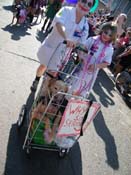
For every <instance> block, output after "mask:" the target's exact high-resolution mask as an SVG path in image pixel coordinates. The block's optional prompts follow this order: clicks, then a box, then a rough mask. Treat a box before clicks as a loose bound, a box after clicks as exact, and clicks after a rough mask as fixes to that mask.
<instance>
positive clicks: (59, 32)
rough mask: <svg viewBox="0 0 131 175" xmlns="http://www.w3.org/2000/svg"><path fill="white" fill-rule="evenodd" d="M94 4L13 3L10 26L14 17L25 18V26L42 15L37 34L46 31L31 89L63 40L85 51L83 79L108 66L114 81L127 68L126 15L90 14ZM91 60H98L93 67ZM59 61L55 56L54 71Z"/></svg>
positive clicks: (130, 31) (130, 62)
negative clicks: (87, 54) (86, 56)
mask: <svg viewBox="0 0 131 175" xmlns="http://www.w3.org/2000/svg"><path fill="white" fill-rule="evenodd" d="M94 3H95V0H78V2H77V4H75V5H73V6H71V5H70V6H67V5H65V2H63V1H62V0H48V1H47V0H30V1H28V2H27V1H25V0H15V3H14V6H13V8H14V11H13V20H12V23H13V22H14V18H15V17H16V18H17V23H18V22H20V23H22V22H24V21H26V19H29V23H30V24H32V22H33V19H34V17H35V16H36V15H39V14H42V13H44V14H45V15H44V22H43V25H42V28H41V32H43V31H44V32H49V35H48V36H47V37H46V38H45V40H44V41H43V43H42V45H41V47H40V48H39V50H38V53H37V55H38V59H39V60H40V66H39V67H38V69H37V73H36V78H35V80H34V81H33V84H32V87H31V90H36V88H37V85H38V82H39V79H40V77H41V75H42V74H43V73H44V72H45V71H46V69H47V66H48V62H49V60H50V57H51V55H52V53H53V52H54V50H55V49H56V47H57V46H58V44H59V43H60V42H62V41H64V40H66V42H67V47H75V46H76V45H78V44H80V45H82V47H84V48H86V49H87V51H88V53H89V56H88V64H87V61H84V63H83V65H82V66H83V68H82V71H84V73H85V72H86V74H85V75H86V77H90V72H92V71H94V70H95V76H96V75H97V73H98V70H99V69H101V68H104V67H107V66H109V65H110V64H111V66H110V68H111V71H112V72H113V76H114V78H115V77H117V75H118V74H119V73H120V72H122V71H124V70H125V69H126V68H130V67H131V27H129V26H128V27H126V21H127V15H126V14H124V13H120V14H119V15H118V16H117V17H114V16H113V15H112V13H109V12H108V11H107V10H105V11H100V10H98V11H97V12H94V13H90V9H91V8H92V7H93V5H94ZM43 7H44V10H43ZM25 9H26V10H25ZM22 19H23V20H22ZM47 22H48V23H47ZM91 54H92V55H91ZM93 57H95V58H97V59H98V60H97V61H96V62H97V64H96V67H94V63H93V59H92V58H93ZM59 61H60V60H58V57H56V58H54V61H53V63H52V65H51V68H52V67H53V69H57V64H58V63H59ZM85 67H86V68H85ZM85 75H84V76H85ZM77 76H80V77H83V73H82V72H79V73H78V74H77ZM89 82H90V78H87V82H86V87H87V88H86V89H85V90H84V91H88V84H89ZM78 84H79V83H78ZM93 84H94V83H93ZM93 84H92V86H93ZM80 86H81V85H80ZM73 93H74V94H78V95H80V94H82V93H83V92H82V90H81V91H80V90H79V89H76V90H75V91H74V92H73ZM84 93H85V92H84Z"/></svg>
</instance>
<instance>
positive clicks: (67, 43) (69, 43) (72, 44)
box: [66, 40, 76, 48]
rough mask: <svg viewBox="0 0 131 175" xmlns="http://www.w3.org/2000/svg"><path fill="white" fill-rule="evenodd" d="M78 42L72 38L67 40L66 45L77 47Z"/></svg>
mask: <svg viewBox="0 0 131 175" xmlns="http://www.w3.org/2000/svg"><path fill="white" fill-rule="evenodd" d="M75 45H76V43H75V42H73V41H70V40H66V46H67V47H73V48H74V47H75Z"/></svg>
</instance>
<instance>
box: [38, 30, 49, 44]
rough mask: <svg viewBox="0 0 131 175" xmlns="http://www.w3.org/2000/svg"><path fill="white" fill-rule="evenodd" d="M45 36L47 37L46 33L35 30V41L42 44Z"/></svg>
mask: <svg viewBox="0 0 131 175" xmlns="http://www.w3.org/2000/svg"><path fill="white" fill-rule="evenodd" d="M47 35H48V32H45V33H44V32H43V31H40V30H37V33H36V39H37V40H38V41H40V42H41V43H42V42H43V41H44V40H45V38H46V37H47Z"/></svg>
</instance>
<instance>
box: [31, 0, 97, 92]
mask: <svg viewBox="0 0 131 175" xmlns="http://www.w3.org/2000/svg"><path fill="white" fill-rule="evenodd" d="M93 3H94V1H93V0H79V1H78V3H77V5H76V7H66V6H65V7H62V8H61V10H60V11H59V12H58V13H57V14H56V16H55V18H54V20H53V24H52V25H53V30H52V32H51V33H50V34H49V35H48V36H47V38H46V39H45V40H44V42H43V43H42V45H41V47H40V49H39V50H38V53H37V56H38V59H39V60H40V66H39V67H38V69H37V73H36V78H35V80H34V82H33V84H32V87H31V90H32V91H35V90H36V88H37V85H38V82H39V79H40V77H41V76H42V75H43V73H44V72H45V71H46V69H47V66H48V68H50V69H53V70H57V69H58V67H57V66H58V64H59V63H60V60H59V55H60V53H58V55H56V56H55V58H53V60H52V63H51V64H50V65H48V63H49V61H50V58H51V56H52V54H53V52H54V51H55V50H56V48H57V46H58V45H59V44H60V43H61V42H63V41H64V40H66V41H67V47H73V46H74V43H76V42H79V43H84V42H85V41H86V38H87V37H88V29H89V26H88V23H87V20H86V17H85V15H86V14H87V13H88V12H89V10H90V8H91V7H92V6H93Z"/></svg>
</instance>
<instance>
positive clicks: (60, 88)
mask: <svg viewBox="0 0 131 175" xmlns="http://www.w3.org/2000/svg"><path fill="white" fill-rule="evenodd" d="M48 88H49V92H50V94H51V96H53V95H55V94H57V93H58V92H65V93H66V92H67V91H68V87H67V85H66V84H65V83H64V82H63V81H61V80H57V79H51V80H50V81H49V84H48Z"/></svg>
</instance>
